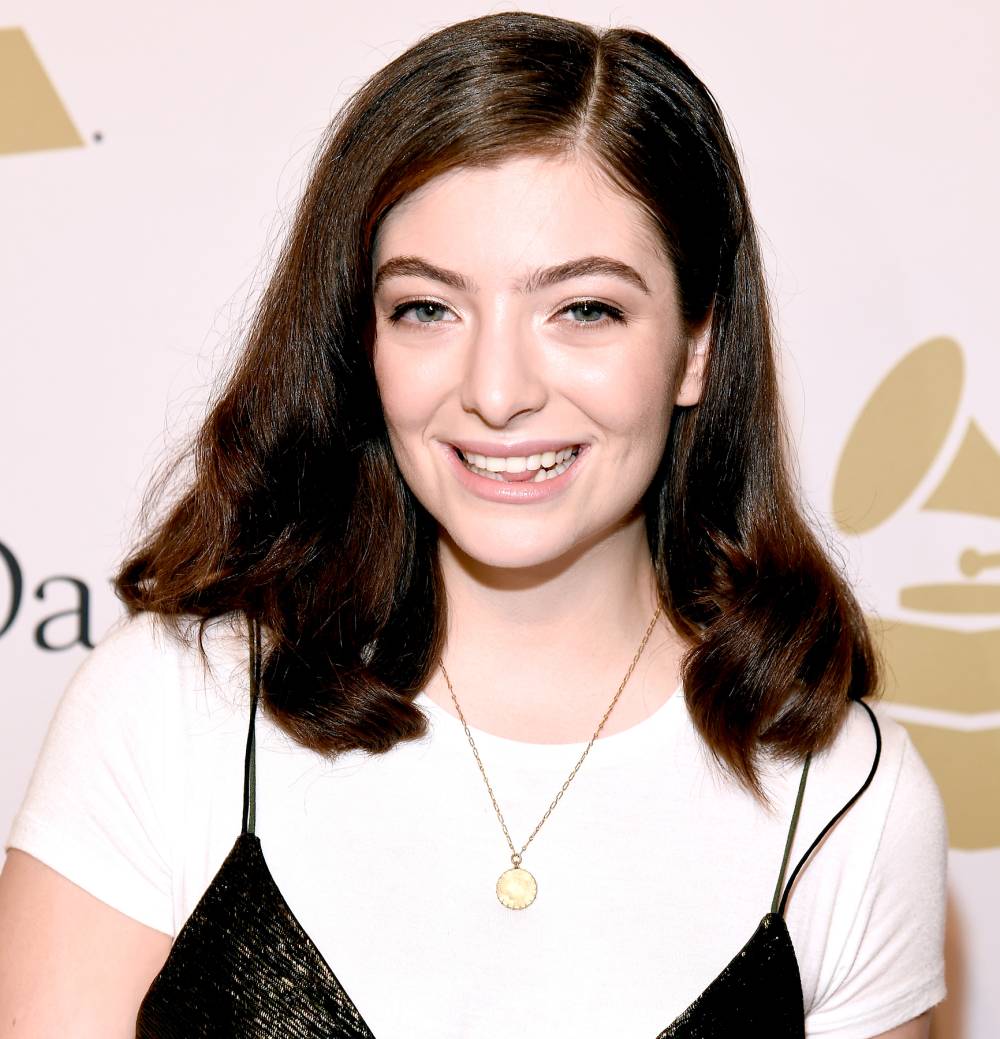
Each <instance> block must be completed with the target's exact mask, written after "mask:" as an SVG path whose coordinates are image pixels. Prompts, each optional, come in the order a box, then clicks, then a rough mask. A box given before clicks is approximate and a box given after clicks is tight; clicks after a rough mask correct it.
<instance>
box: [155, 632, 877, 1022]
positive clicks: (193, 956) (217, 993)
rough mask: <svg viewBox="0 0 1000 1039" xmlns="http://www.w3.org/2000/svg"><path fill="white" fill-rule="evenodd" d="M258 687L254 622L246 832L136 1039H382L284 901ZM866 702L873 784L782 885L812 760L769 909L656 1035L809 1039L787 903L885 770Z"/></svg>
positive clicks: (158, 986)
mask: <svg viewBox="0 0 1000 1039" xmlns="http://www.w3.org/2000/svg"><path fill="white" fill-rule="evenodd" d="M259 682H260V630H259V627H257V626H256V625H255V626H254V627H253V628H252V629H251V634H250V686H251V706H250V727H249V731H248V733H247V748H246V760H245V764H244V777H243V780H244V781H243V825H242V830H241V832H240V834H239V836H238V837H237V838H236V842H235V844H234V845H233V847H232V850H231V851H230V852H229V854H228V856H227V857H226V859H225V861H224V862H223V863H222V866H221V867H220V868H219V871H218V873H217V874H216V875H215V878H214V879H213V881H212V883H211V884H210V885H209V887H208V889H207V890H206V891H205V894H204V895H203V896H202V898H201V900H200V901H199V902H198V904H197V906H196V907H195V909H194V910H193V912H192V913H191V915H190V917H189V918H188V920H187V921H186V923H185V924H184V926H183V927H182V928H181V930H180V933H179V934H178V935H177V938H176V940H175V941H174V944H173V946H172V948H171V950H170V954H169V956H168V957H167V961H166V963H165V964H164V966H163V969H162V970H161V971H160V973H159V974H158V975H157V976H156V978H155V979H154V981H153V983H152V985H151V986H150V988H149V990H148V992H147V993H146V995H145V998H144V999H143V1001H142V1004H141V1006H140V1008H139V1015H138V1019H137V1021H136V1039H201V1037H209V1036H211V1037H214V1039H218V1037H221V1036H231V1037H238V1039H244V1037H245V1039H374V1036H373V1033H372V1031H371V1029H370V1028H369V1027H368V1025H367V1024H366V1023H365V1020H364V1018H363V1017H362V1016H361V1013H360V1011H359V1010H358V1008H357V1007H356V1006H355V1005H354V1002H353V1001H352V1000H351V997H350V996H349V995H348V994H347V992H346V991H345V990H344V988H343V986H342V985H341V984H340V982H339V981H338V980H337V976H336V974H334V972H333V969H332V968H331V967H330V965H329V964H328V963H327V962H326V960H325V959H324V958H323V956H322V954H321V953H320V951H319V950H318V949H317V948H316V946H315V944H314V943H313V942H312V940H311V939H310V937H309V935H308V934H306V932H305V931H304V930H303V928H302V926H301V925H300V924H299V922H298V920H297V919H296V918H295V916H294V914H293V913H292V911H291V909H290V908H289V907H288V904H287V903H286V902H285V899H284V897H283V896H282V894H281V891H280V890H279V889H278V886H277V884H276V883H275V881H274V879H273V877H272V876H271V873H270V871H269V870H268V867H267V863H266V862H265V860H264V856H263V853H262V851H261V846H260V840H259V839H258V837H257V836H256V834H255V833H254V796H255V743H254V735H255V733H254V722H255V718H256V712H257V701H258V698H259ZM861 705H862V707H864V708H865V710H866V711H867V712H868V715H869V717H870V718H871V722H872V725H873V726H874V730H875V754H874V760H873V762H872V766H871V770H870V772H869V773H868V778H867V779H866V780H865V781H864V783H863V784H862V786H861V787H860V789H859V790H858V791H857V793H855V794H854V796H853V797H852V798H851V799H850V800H849V801H848V802H847V804H845V805H844V807H843V808H841V809H840V811H839V812H837V814H836V815H835V816H834V817H833V818H832V819H831V820H830V821H829V822H828V823H827V824H826V826H824V827H823V829H822V830H821V831H820V832H819V834H818V835H817V837H816V839H815V840H814V841H813V842H812V844H811V845H810V846H809V848H808V849H807V851H806V852H805V854H804V855H803V856H802V858H801V859H800V860H799V862H798V864H797V865H796V867H795V869H794V870H792V873H791V876H789V878H788V882H787V884H784V886H783V881H784V877H785V872H786V869H787V866H788V859H789V854H790V852H791V847H792V840H793V838H794V836H795V828H796V825H797V823H798V819H799V810H800V808H801V806H802V797H803V794H804V792H805V785H806V777H807V775H808V773H809V758H808V757H807V758H806V760H805V762H804V764H803V767H802V778H801V780H800V781H799V787H798V794H797V796H796V800H795V807H794V809H793V811H792V818H791V822H790V825H789V829H788V838H787V840H786V843H785V851H784V855H783V857H782V862H781V868H780V870H779V874H778V882H777V885H776V886H775V891H774V898H773V900H772V903H771V908H770V911H769V912H767V913H766V914H765V915H764V918H763V919H762V920H761V922H760V924H759V926H758V927H757V930H756V931H754V933H753V935H751V937H750V939H749V940H748V941H747V943H746V944H745V945H744V946H743V948H742V949H740V951H739V952H738V953H737V954H736V955H735V956H734V957H733V959H732V960H731V961H730V962H729V964H728V965H727V966H726V967H725V968H724V969H723V971H722V972H721V973H720V974H719V976H718V977H717V978H716V979H715V980H714V981H713V982H712V983H711V984H710V985H709V986H708V987H707V988H706V989H705V990H704V992H702V993H701V995H700V996H698V998H697V999H695V1000H694V1002H693V1003H691V1005H690V1006H689V1007H688V1008H687V1009H686V1010H685V1011H684V1012H683V1013H682V1014H681V1015H680V1016H679V1017H677V1018H676V1019H675V1020H674V1021H672V1022H671V1023H670V1024H668V1025H667V1026H666V1027H665V1028H664V1029H663V1030H662V1031H661V1032H659V1033H658V1035H657V1036H656V1037H655V1039H728V1037H732V1036H734V1035H766V1036H768V1037H769V1039H803V1037H804V1035H805V1011H804V1008H803V1001H802V986H801V981H800V978H799V968H798V962H797V961H796V959H795V949H794V948H793V946H792V941H791V938H790V937H789V934H788V928H787V927H786V925H785V919H784V912H785V904H786V902H787V900H788V895H789V892H790V890H791V888H792V885H793V883H794V882H795V878H796V877H797V876H798V874H799V871H800V870H801V869H802V867H803V866H804V865H805V863H806V862H807V861H808V859H809V857H810V855H811V854H812V853H813V851H814V850H815V848H816V846H817V845H818V844H819V843H820V841H821V840H822V839H823V838H824V837H825V836H826V834H827V832H828V831H829V830H830V829H831V828H832V827H833V826H834V825H835V824H836V823H837V822H838V820H839V819H840V818H841V816H843V815H844V813H845V812H847V810H848V809H849V808H850V807H851V806H852V805H853V804H854V802H855V801H857V800H858V798H859V797H860V796H861V795H862V794H863V793H864V792H865V790H867V788H868V786H869V784H870V783H871V781H872V779H873V777H874V775H875V770H876V769H877V768H878V763H879V757H880V755H881V750H882V737H881V733H880V731H879V727H878V722H877V721H876V719H875V715H874V713H873V712H872V710H871V708H870V707H868V705H867V704H865V703H863V702H862V704H861ZM637 1039H638V1037H637Z"/></svg>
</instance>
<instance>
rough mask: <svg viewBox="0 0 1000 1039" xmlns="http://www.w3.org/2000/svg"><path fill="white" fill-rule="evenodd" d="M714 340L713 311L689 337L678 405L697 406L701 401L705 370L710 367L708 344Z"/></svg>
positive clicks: (678, 394)
mask: <svg viewBox="0 0 1000 1039" xmlns="http://www.w3.org/2000/svg"><path fill="white" fill-rule="evenodd" d="M711 338H712V311H711V310H709V312H708V315H707V317H706V318H705V320H704V321H702V323H701V324H700V325H699V326H698V327H697V328H695V329H692V331H691V334H690V335H689V336H688V337H687V358H686V360H685V363H684V375H683V377H682V378H681V383H680V386H679V387H678V390H677V398H676V403H677V404H681V405H691V404H697V403H698V401H700V400H701V391H702V387H703V385H704V382H705V368H706V366H707V365H708V344H709V342H710V340H711Z"/></svg>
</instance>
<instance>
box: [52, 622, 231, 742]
mask: <svg viewBox="0 0 1000 1039" xmlns="http://www.w3.org/2000/svg"><path fill="white" fill-rule="evenodd" d="M245 661H246V649H245V636H242V635H241V633H240V631H239V627H238V623H237V621H236V620H235V619H234V618H233V617H229V616H226V617H220V618H218V619H215V620H212V621H210V622H209V623H208V624H207V625H206V626H205V628H204V630H203V631H202V630H201V626H200V624H199V622H198V620H196V619H194V618H190V617H181V618H177V619H176V620H168V619H164V618H162V617H159V616H158V615H156V614H153V613H138V614H135V615H132V616H128V617H123V618H121V619H120V620H119V621H117V622H116V623H115V624H114V625H113V626H112V627H111V629H110V630H109V631H108V632H107V634H106V635H105V636H104V637H103V638H102V639H101V640H100V642H98V644H97V646H96V647H95V648H94V649H93V650H92V651H91V652H90V653H89V654H88V655H87V657H86V658H85V659H84V661H83V663H82V664H81V665H80V667H79V668H78V669H77V671H76V673H75V675H74V676H73V678H72V680H71V681H70V682H69V684H68V686H67V687H66V689H65V691H64V693H63V695H62V698H61V700H60V702H59V705H58V707H57V710H56V715H55V719H54V726H55V727H57V728H65V727H67V726H69V727H71V728H74V729H89V730H91V731H92V734H93V735H94V736H100V735H101V733H102V732H107V730H108V729H110V728H114V729H116V730H118V731H121V730H122V729H127V730H133V731H137V730H138V729H140V728H149V727H152V728H154V729H157V728H160V727H162V726H163V725H164V724H165V723H166V719H167V716H170V717H172V718H174V719H175V720H176V719H178V718H179V717H180V716H181V715H184V714H188V713H190V712H191V711H192V710H193V709H196V708H198V707H199V706H200V707H201V708H202V709H204V708H206V707H210V708H211V707H216V708H217V707H218V706H220V703H219V702H220V701H222V702H223V703H226V704H229V705H232V706H233V707H236V706H237V704H236V703H235V702H234V701H238V700H239V699H240V693H242V691H243V684H244V683H242V682H241V681H240V680H239V679H240V678H241V674H240V673H241V671H245V667H246V663H245ZM161 732H162V730H161Z"/></svg>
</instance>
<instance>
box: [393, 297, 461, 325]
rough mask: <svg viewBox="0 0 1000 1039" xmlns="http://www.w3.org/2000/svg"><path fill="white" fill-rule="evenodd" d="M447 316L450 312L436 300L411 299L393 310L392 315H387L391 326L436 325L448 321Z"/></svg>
mask: <svg viewBox="0 0 1000 1039" xmlns="http://www.w3.org/2000/svg"><path fill="white" fill-rule="evenodd" d="M449 315H451V311H450V310H449V309H448V308H447V307H446V306H445V305H444V304H443V303H438V302H437V300H433V299H411V300H409V301H408V302H406V303H400V304H399V306H397V307H395V308H393V311H392V313H391V314H389V321H390V323H391V324H393V325H398V324H399V323H400V322H406V323H407V324H413V325H436V324H438V323H440V322H442V321H447V320H449ZM452 316H453V315H452Z"/></svg>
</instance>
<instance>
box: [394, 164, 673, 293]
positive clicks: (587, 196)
mask: <svg viewBox="0 0 1000 1039" xmlns="http://www.w3.org/2000/svg"><path fill="white" fill-rule="evenodd" d="M431 253H432V254H433V259H434V261H435V262H437V263H440V264H442V265H446V266H453V267H454V268H455V269H460V270H467V269H469V268H470V267H475V268H478V269H481V270H483V271H493V272H495V273H497V274H499V273H501V272H503V273H505V274H508V275H513V274H515V273H517V272H521V271H524V270H527V269H529V268H532V267H537V266H545V265H549V264H553V263H561V262H565V261H567V260H571V259H574V258H576V257H578V256H590V255H602V256H611V257H614V258H616V259H620V260H622V261H623V262H626V263H629V264H631V265H633V266H635V267H637V268H638V269H640V270H641V271H642V273H643V274H644V276H648V279H647V280H649V281H657V280H659V279H662V278H667V279H669V278H670V276H671V271H670V269H669V263H668V261H667V260H666V258H665V256H664V255H663V250H662V247H661V243H660V240H659V237H658V235H657V234H656V232H655V231H654V229H653V227H652V223H651V220H650V217H649V215H648V214H647V213H646V211H645V210H644V209H643V208H642V206H640V205H639V203H638V202H636V201H635V200H634V199H632V198H630V197H629V196H627V195H626V194H625V193H624V192H622V191H621V190H620V189H619V188H617V187H616V186H614V185H613V184H612V183H611V181H610V180H609V178H608V177H607V176H606V175H605V174H604V173H603V171H601V170H600V169H599V168H598V167H597V165H596V164H595V163H593V162H592V161H589V160H587V159H586V158H582V157H577V156H574V157H568V156H567V157H550V156H521V157H518V158H512V159H509V160H507V161H505V162H503V163H500V164H498V165H495V166H489V167H461V168H459V169H455V170H451V171H449V172H447V173H444V174H441V175H440V176H438V177H435V178H434V179H433V180H430V181H428V183H427V184H425V185H423V186H422V187H421V188H419V189H418V190H416V191H414V192H413V193H411V194H410V195H408V196H406V197H405V198H404V199H402V200H401V201H400V202H398V203H397V204H396V205H395V206H394V207H393V209H392V210H391V211H390V212H389V214H388V215H387V216H386V218H385V220H384V221H383V223H382V226H381V227H380V229H379V233H378V235H377V237H376V240H375V248H374V251H373V263H374V265H375V266H378V265H379V264H381V263H382V262H384V261H385V260H386V259H387V258H389V257H391V256H394V255H401V254H402V255H409V254H419V255H422V256H426V255H428V254H431ZM651 287H652V286H651Z"/></svg>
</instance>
